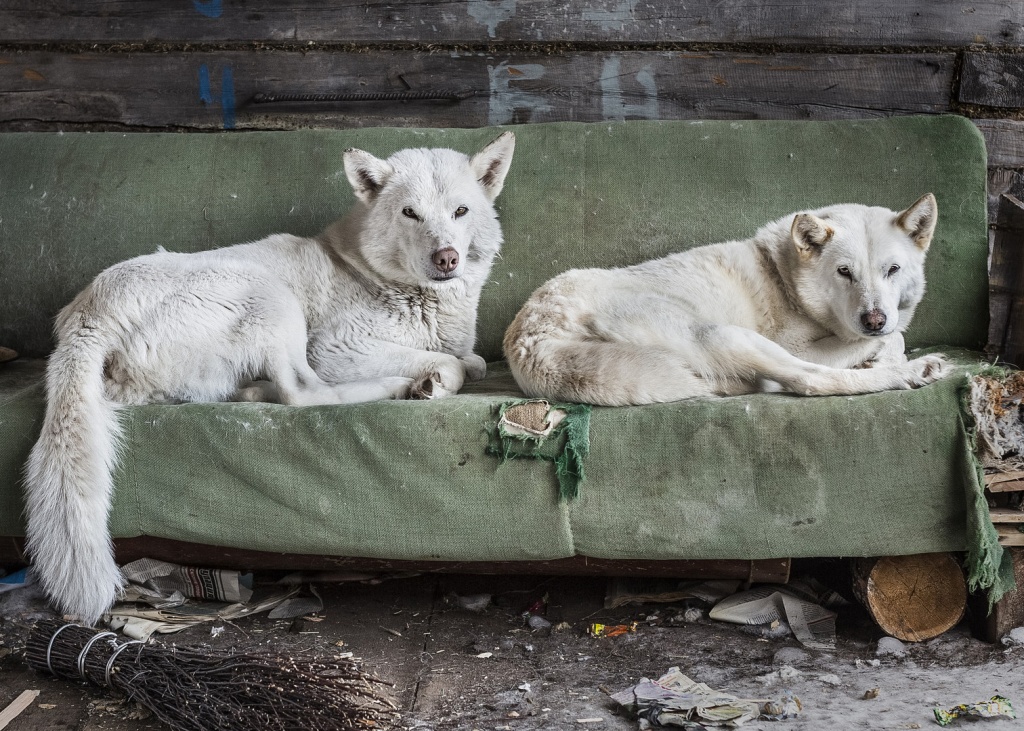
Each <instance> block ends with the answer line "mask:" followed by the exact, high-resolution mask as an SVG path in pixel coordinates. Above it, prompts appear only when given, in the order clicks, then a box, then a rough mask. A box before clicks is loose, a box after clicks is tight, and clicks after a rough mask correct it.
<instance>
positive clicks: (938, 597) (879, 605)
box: [853, 553, 967, 642]
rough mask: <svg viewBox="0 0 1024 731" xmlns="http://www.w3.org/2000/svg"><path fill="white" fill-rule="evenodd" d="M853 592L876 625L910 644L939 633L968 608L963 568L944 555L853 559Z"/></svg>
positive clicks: (960, 616)
mask: <svg viewBox="0 0 1024 731" xmlns="http://www.w3.org/2000/svg"><path fill="white" fill-rule="evenodd" d="M853 593H854V595H855V596H856V597H857V599H858V600H859V601H860V603H861V604H863V605H864V607H865V608H866V609H867V610H868V613H869V614H870V615H871V618H872V619H873V620H875V622H876V623H877V624H878V626H879V627H881V628H882V629H883V630H884V631H885V632H886V633H887V634H889V635H892V636H893V637H896V638H897V639H900V640H907V641H909V642H921V641H922V640H928V639H931V638H932V637H936V636H938V635H940V634H942V633H943V632H945V631H946V630H948V629H950V628H951V627H953V626H955V625H956V624H957V623H958V622H959V621H960V620H961V619H962V618H963V616H964V611H965V609H966V608H967V582H966V580H965V579H964V574H963V569H961V568H960V564H959V563H958V562H957V560H956V559H955V558H953V556H951V555H950V554H948V553H920V554H916V555H913V556H886V557H883V558H866V559H857V560H855V561H854V564H853Z"/></svg>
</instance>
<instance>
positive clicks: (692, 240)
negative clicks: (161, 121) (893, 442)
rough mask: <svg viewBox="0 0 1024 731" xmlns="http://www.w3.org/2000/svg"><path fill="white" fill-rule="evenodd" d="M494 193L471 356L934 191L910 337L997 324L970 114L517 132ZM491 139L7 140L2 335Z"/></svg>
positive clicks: (334, 213)
mask: <svg viewBox="0 0 1024 731" xmlns="http://www.w3.org/2000/svg"><path fill="white" fill-rule="evenodd" d="M514 129H515V132H516V136H517V145H516V153H515V158H514V160H513V163H512V169H511V171H510V172H509V176H508V179H507V182H506V185H505V190H504V192H503V193H502V194H501V197H500V198H499V199H498V203H499V208H500V211H501V217H502V222H503V226H504V230H505V238H506V245H505V249H504V252H503V256H502V259H501V260H500V261H499V262H498V263H497V265H496V266H495V268H494V273H493V276H492V278H491V279H492V281H491V283H490V285H489V286H488V287H487V288H486V289H485V290H484V296H483V301H482V302H481V306H480V326H479V348H478V352H479V353H480V354H481V355H483V356H484V357H485V358H486V359H487V360H488V361H491V360H498V359H500V358H501V338H502V334H503V333H504V330H505V328H506V327H507V326H508V323H510V322H511V321H512V318H513V317H514V316H515V313H516V312H517V311H518V309H519V307H520V305H521V304H522V303H523V301H524V300H525V299H526V298H527V296H529V294H530V292H532V291H533V290H534V289H535V288H536V287H537V286H539V285H540V284H541V283H543V282H544V281H546V280H547V279H549V278H551V277H552V276H554V275H555V274H558V273H560V272H562V271H564V270H566V269H570V268H573V267H579V266H611V265H621V264H631V263H635V262H638V261H642V260H644V259H649V258H651V257H654V256H662V255H664V254H667V253H669V252H673V251H679V250H682V249H685V248H688V247H691V246H695V245H699V244H707V243H714V242H718V241H725V240H728V239H730V238H746V237H748V236H750V235H752V234H753V233H754V232H755V231H756V230H757V228H758V227H759V226H761V225H763V224H765V223H767V222H768V221H770V220H773V219H775V218H777V217H779V216H782V215H785V214H787V213H791V212H793V211H796V210H799V209H808V208H816V207H820V206H824V205H829V204H833V203H848V202H859V203H866V204H871V205H884V206H887V207H889V208H894V209H899V208H903V207H906V206H909V205H910V204H911V203H913V202H914V201H915V200H917V198H919V197H920V196H921V195H923V194H924V193H927V192H929V191H931V192H934V193H935V195H936V197H937V199H938V202H939V211H940V214H939V219H940V223H939V227H938V231H937V233H936V237H935V243H934V244H933V247H932V251H931V253H930V255H929V259H928V280H929V286H930V288H931V290H932V291H935V292H939V293H941V295H940V296H937V297H929V298H928V299H927V300H926V301H925V303H924V304H923V305H922V306H921V308H920V309H919V311H918V314H917V316H916V319H915V321H914V327H913V329H912V330H911V332H910V337H909V344H910V345H919V346H926V345H935V344H941V345H956V346H960V347H965V348H974V349H980V348H981V347H982V346H983V345H984V344H985V331H986V328H985V323H986V322H987V317H988V307H987V292H988V289H987V287H988V284H987V278H986V266H985V258H986V257H987V254H988V243H987V238H986V226H985V221H986V218H985V216H986V210H985V206H986V201H985V174H986V169H985V146H984V142H983V140H982V138H981V135H980V134H979V133H978V131H977V129H976V128H975V127H974V125H973V124H971V122H970V121H969V120H967V119H964V118H961V117H905V118H894V119H884V120H872V121H863V122H849V121H844V122H625V123H615V124H577V123H557V124H538V125H526V126H520V127H515V128H514ZM497 134H498V130H495V129H475V130H464V129H458V130H438V129H431V130H409V129H360V130H345V131H326V130H318V131H298V132H248V133H234V134H231V133H226V134H209V135H177V134H116V133H115V134H84V133H76V134H63V135H55V134H42V133H10V134H0V238H2V241H3V246H2V247H0V276H2V278H3V281H2V285H3V286H0V313H3V316H2V317H0V342H2V343H4V344H5V345H7V346H8V347H12V348H15V349H16V350H19V351H20V352H22V353H23V354H25V355H38V356H41V355H45V354H46V353H47V352H48V351H49V349H50V347H51V339H50V323H51V322H52V318H53V315H54V314H56V312H57V310H59V309H60V308H61V307H63V306H64V305H65V304H67V303H68V302H69V301H71V298H72V297H74V295H75V294H76V293H77V292H78V291H79V290H80V289H81V288H82V287H83V286H85V284H87V283H88V281H89V280H90V279H91V278H92V277H93V276H95V275H96V274H97V273H98V272H100V271H101V270H102V269H104V268H106V267H107V266H109V265H110V264H113V263H114V262H117V261H120V260H122V259H126V258H128V257H131V256H135V255H138V254H143V253H150V252H152V251H154V250H155V249H156V247H157V246H164V247H165V248H167V249H170V250H172V251H195V250H198V249H208V248H212V247H215V246H225V245H229V244H235V243H239V242H241V241H249V240H254V239H258V238H262V237H264V236H266V235H268V234H270V233H276V232H287V233H293V234H298V235H312V234H315V233H317V232H318V231H320V230H321V229H323V228H324V227H325V226H326V225H327V224H328V223H330V222H331V221H332V220H334V219H335V218H337V217H338V216H340V215H341V214H343V213H344V212H345V211H347V210H348V209H349V208H350V207H351V206H352V205H353V201H354V197H353V195H352V192H351V189H350V187H349V184H348V181H347V180H346V178H345V174H344V170H343V168H342V153H343V151H344V150H345V149H346V148H348V147H353V146H355V147H360V148H363V149H366V150H369V151H370V152H373V153H374V154H377V155H381V156H384V155H388V154H391V153H392V152H393V151H395V150H397V149H400V148H402V147H409V146H427V147H433V146H450V147H454V148H457V149H460V150H463V151H465V152H468V153H472V152H474V151H476V150H477V149H479V148H480V147H482V146H483V145H484V144H486V143H487V142H489V141H490V140H491V139H493V138H494V137H495V136H497Z"/></svg>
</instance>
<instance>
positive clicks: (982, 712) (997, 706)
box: [934, 695, 1017, 726]
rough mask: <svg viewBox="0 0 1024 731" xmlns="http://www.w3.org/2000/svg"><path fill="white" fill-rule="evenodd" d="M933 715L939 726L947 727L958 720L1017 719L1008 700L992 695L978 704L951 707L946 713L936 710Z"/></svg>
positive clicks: (962, 704) (939, 709)
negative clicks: (1002, 717) (1000, 717)
mask: <svg viewBox="0 0 1024 731" xmlns="http://www.w3.org/2000/svg"><path fill="white" fill-rule="evenodd" d="M934 713H935V720H936V721H937V722H938V724H939V725H940V726H948V725H949V724H951V723H953V721H956V720H957V719H959V718H966V719H968V720H970V721H977V720H978V719H979V718H996V717H998V716H1005V717H1007V718H1016V717H1017V714H1016V713H1015V712H1014V710H1013V706H1012V705H1010V700H1009V699H1008V698H1004V697H1003V696H1001V695H994V696H992V697H991V698H989V699H988V700H987V701H979V702H978V703H961V704H960V705H958V706H953V707H952V708H950V709H949V710H948V711H945V710H943V709H941V708H936V709H935V711H934Z"/></svg>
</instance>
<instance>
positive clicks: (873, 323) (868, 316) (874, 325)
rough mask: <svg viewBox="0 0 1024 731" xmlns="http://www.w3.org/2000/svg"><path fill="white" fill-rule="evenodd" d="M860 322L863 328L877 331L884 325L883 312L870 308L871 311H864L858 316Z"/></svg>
mask: <svg viewBox="0 0 1024 731" xmlns="http://www.w3.org/2000/svg"><path fill="white" fill-rule="evenodd" d="M860 324H861V325H863V326H864V329H865V330H870V331H871V332H878V331H879V330H881V329H882V328H883V327H885V313H884V312H882V311H881V310H871V312H865V313H864V314H863V315H861V316H860Z"/></svg>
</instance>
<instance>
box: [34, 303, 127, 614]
mask: <svg viewBox="0 0 1024 731" xmlns="http://www.w3.org/2000/svg"><path fill="white" fill-rule="evenodd" d="M78 319H79V322H78V323H76V324H74V325H72V324H71V323H67V322H66V323H65V324H64V327H61V328H60V329H61V330H63V332H62V333H61V338H60V343H59V345H58V346H57V349H56V350H55V351H54V353H53V355H52V356H50V362H49V365H48V367H47V370H46V392H47V404H46V415H45V417H44V419H43V428H42V432H41V434H40V435H39V440H38V441H37V442H36V444H35V446H34V447H33V448H32V452H31V454H30V455H29V459H28V464H27V465H26V468H25V487H26V489H25V503H26V513H27V522H28V531H27V534H28V551H29V554H30V556H31V558H32V562H33V564H34V566H35V572H36V576H37V579H38V580H39V581H40V583H41V584H42V586H43V589H44V590H45V591H46V592H47V594H48V595H49V596H50V598H51V599H52V600H53V602H54V603H55V604H56V605H57V606H58V608H59V609H60V610H61V611H62V612H64V613H66V614H73V615H76V616H77V617H79V618H80V619H81V620H82V621H84V622H87V623H89V624H95V623H96V621H97V620H98V619H99V617H100V615H102V614H103V612H105V611H106V610H107V609H108V608H109V607H110V605H111V604H112V603H113V602H114V600H115V599H116V598H117V595H118V593H119V592H120V589H121V587H122V585H123V579H122V577H121V573H120V571H119V570H118V568H117V564H116V563H115V562H114V557H113V545H112V543H111V540H110V535H109V532H108V530H107V518H108V515H109V513H110V506H111V501H112V496H113V470H114V467H115V465H116V462H117V452H118V442H119V440H120V438H121V427H120V424H119V421H118V413H117V405H116V404H115V403H114V402H112V401H109V400H108V399H106V398H105V397H104V390H103V369H104V361H105V359H106V355H107V352H108V347H107V344H106V343H105V342H104V337H103V335H102V334H101V332H100V331H99V330H98V329H96V328H95V327H91V326H90V325H89V323H88V322H86V321H85V318H78Z"/></svg>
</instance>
